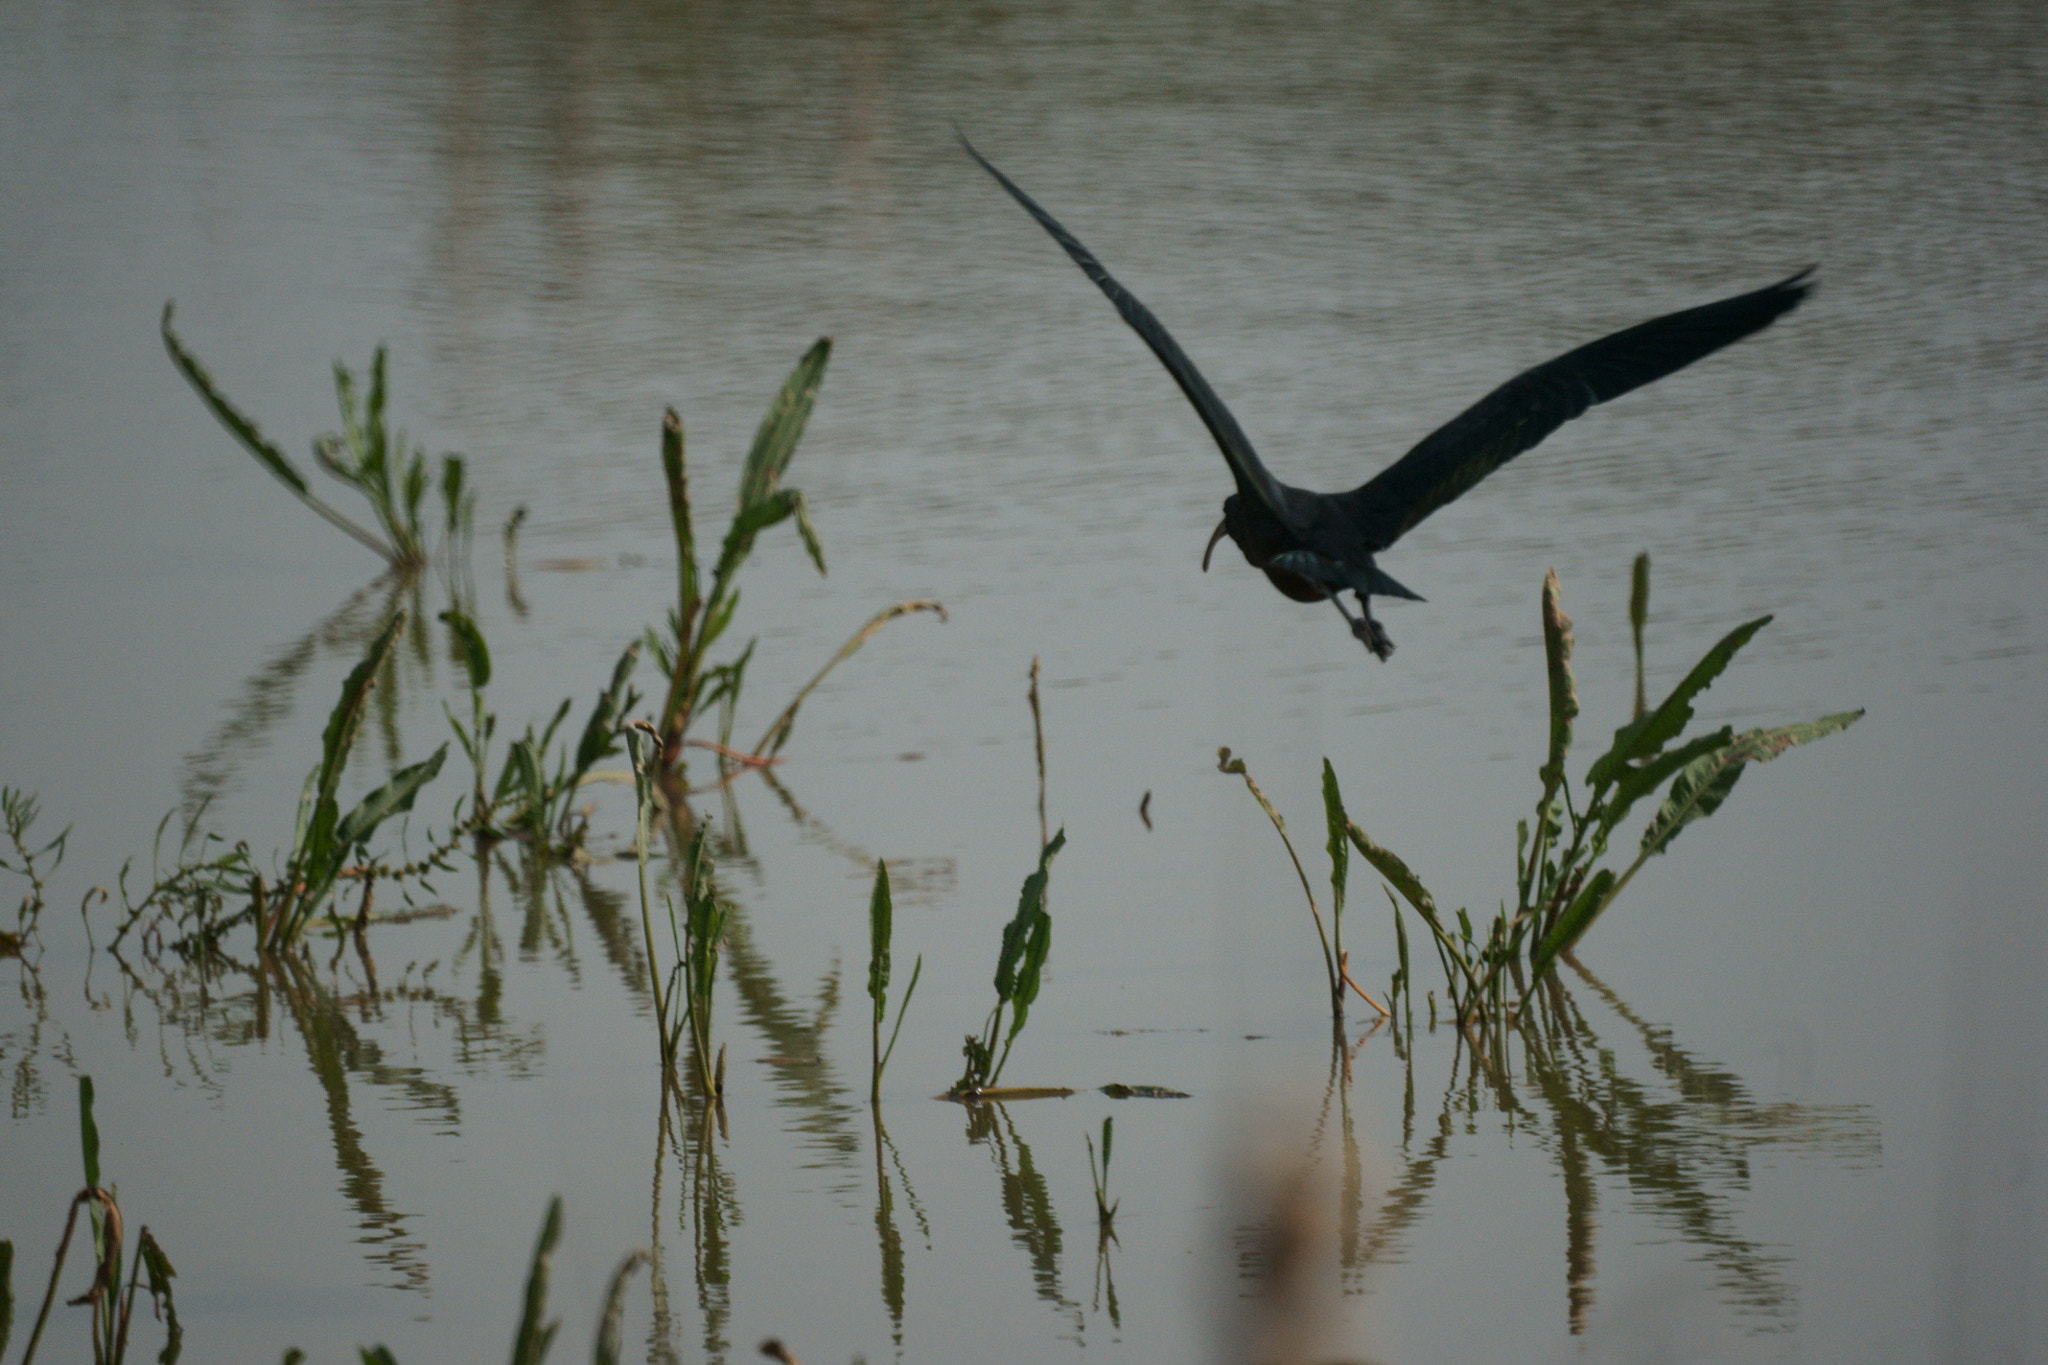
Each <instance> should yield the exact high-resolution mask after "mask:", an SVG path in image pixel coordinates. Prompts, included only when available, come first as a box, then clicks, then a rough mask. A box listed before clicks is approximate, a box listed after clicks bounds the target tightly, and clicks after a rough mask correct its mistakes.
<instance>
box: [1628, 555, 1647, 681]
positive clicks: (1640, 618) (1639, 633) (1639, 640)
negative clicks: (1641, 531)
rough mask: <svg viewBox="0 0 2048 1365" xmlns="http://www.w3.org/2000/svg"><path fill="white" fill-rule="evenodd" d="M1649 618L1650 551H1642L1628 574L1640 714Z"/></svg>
mask: <svg viewBox="0 0 2048 1365" xmlns="http://www.w3.org/2000/svg"><path fill="white" fill-rule="evenodd" d="M1649 619H1650V552H1649V551H1648V550H1645V551H1643V552H1642V553H1641V554H1639V555H1637V556H1636V562H1635V569H1634V571H1633V572H1632V573H1631V574H1630V575H1629V590H1628V624H1629V632H1630V634H1631V635H1633V636H1634V638H1635V644H1636V707H1635V714H1636V715H1638V716H1640V715H1641V714H1643V712H1644V711H1645V710H1646V709H1647V707H1648V704H1647V703H1646V702H1645V701H1644V700H1643V623H1644V622H1645V621H1647V620H1649Z"/></svg>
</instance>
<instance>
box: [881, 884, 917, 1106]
mask: <svg viewBox="0 0 2048 1365" xmlns="http://www.w3.org/2000/svg"><path fill="white" fill-rule="evenodd" d="M895 913H896V912H895V906H894V904H893V903H892V901H891V899H890V896H889V865H888V864H887V863H885V862H883V861H882V860H881V859H880V858H877V859H875V889H874V892H873V894H871V895H870V896H869V897H868V999H870V1000H871V1001H873V1002H874V1017H873V1019H872V1020H871V1021H870V1026H869V1031H868V1033H869V1037H868V1041H869V1055H870V1057H871V1059H872V1062H873V1070H872V1072H871V1074H870V1079H869V1082H868V1102H869V1103H871V1104H876V1105H879V1104H881V1102H882V1069H883V1068H884V1067H886V1066H888V1065H889V1058H890V1056H891V1054H893V1053H894V1052H895V1051H896V1039H897V1036H898V1035H899V1034H901V1033H902V1032H903V1016H904V1015H905V1014H906V1013H908V1012H909V1010H910V997H911V996H912V995H915V994H916V993H917V979H918V977H920V976H921V975H923V974H924V954H922V953H919V954H918V956H917V962H916V965H914V966H913V967H911V969H910V984H909V985H908V986H905V987H904V988H903V1001H902V1003H901V1004H899V1005H898V1006H897V1007H896V1027H895V1028H894V1029H892V1030H890V1033H889V1045H888V1046H887V1047H883V1046H882V1024H883V1023H884V1022H885V1021H886V1020H887V1018H888V1014H889V973H890V965H889V947H890V939H891V938H892V937H894V933H895Z"/></svg>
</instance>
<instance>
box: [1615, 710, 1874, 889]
mask: <svg viewBox="0 0 2048 1365" xmlns="http://www.w3.org/2000/svg"><path fill="white" fill-rule="evenodd" d="M1862 714H1863V712H1862V711H1861V710H1856V711H1842V712H1838V713H1836V714H1835V715H1832V716H1823V717H1821V718H1820V719H1819V720H1814V721H1807V722H1805V723H1803V724H1799V725H1785V726H1779V727H1777V728H1775V729H1768V730H1747V731H1744V732H1743V733H1742V734H1740V735H1738V736H1736V737H1735V739H1734V741H1733V742H1731V743H1730V744H1728V745H1727V746H1726V747H1725V748H1722V749H1720V750H1717V751H1716V752H1714V753H1711V754H1707V755H1705V756H1703V757H1701V758H1699V759H1697V760H1695V761H1694V762H1693V763H1692V764H1691V765H1690V766H1689V767H1687V768H1686V769H1685V770H1684V771H1683V772H1681V773H1679V775H1678V776H1677V777H1676V778H1674V779H1673V780H1672V783H1671V795H1670V796H1669V797H1667V798H1666V799H1665V801H1664V804H1663V805H1661V806H1659V807H1658V808H1657V813H1656V815H1655V816H1653V817H1651V820H1650V824H1649V827H1648V828H1646V829H1645V830H1644V831H1643V842H1642V851H1643V855H1644V856H1646V857H1647V856H1648V855H1650V854H1653V853H1662V852H1664V851H1665V850H1666V849H1668V848H1669V847H1671V841H1672V840H1673V839H1675V838H1677V837H1678V832H1679V831H1680V830H1682V829H1684V828H1685V827H1686V826H1687V825H1689V824H1691V823H1693V822H1694V821H1695V820H1702V819H1705V818H1706V817H1707V816H1709V815H1712V814H1713V813H1714V812H1715V811H1716V810H1718V809H1720V807H1721V803H1722V802H1723V801H1725V800H1727V799H1728V793H1729V792H1730V791H1732V790H1734V787H1735V782H1736V779H1737V778H1739V777H1740V776H1741V775H1742V770H1743V768H1744V767H1746V766H1747V765H1749V764H1751V763H1768V762H1769V761H1770V760H1772V759H1774V758H1776V757H1777V756H1778V755H1779V754H1782V753H1784V752H1785V751H1786V750H1787V749H1791V748H1794V747H1796V746H1798V745H1801V744H1810V743H1812V742H1813V741H1814V740H1816V739H1820V738H1821V737H1822V736H1824V735H1831V734H1834V733H1835V732H1836V731H1838V730H1846V729H1848V728H1849V726H1851V725H1853V724H1855V723H1856V721H1857V719H1858V718H1859V717H1860V716H1862Z"/></svg>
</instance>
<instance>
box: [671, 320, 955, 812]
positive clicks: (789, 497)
mask: <svg viewBox="0 0 2048 1365" xmlns="http://www.w3.org/2000/svg"><path fill="white" fill-rule="evenodd" d="M831 353H832V342H831V339H830V338H829V337H825V338H820V339H819V340H818V341H817V342H816V343H815V344H814V345H813V346H812V347H811V348H810V350H808V351H806V352H805V353H804V356H803V358H802V359H801V360H799V361H798V362H797V365H796V368H795V369H794V370H793V371H791V372H790V375H789V378H788V379H787V380H785V381H784V382H783V385H782V388H781V390H780V391H779V392H778V393H777V394H776V396H775V400H774V402H772V403H771V404H770V405H769V408H768V412H767V415H766V416H765V417H763V418H762V419H761V426H760V428H759V430H758V431H756V432H755V434H754V443H753V446H752V447H751V448H750V449H749V451H748V452H747V458H746V460H745V462H744V463H743V464H742V465H741V466H740V481H739V497H738V501H737V505H736V506H735V507H734V509H733V514H732V521H731V523H730V524H729V525H728V526H727V528H726V532H725V538H724V540H723V542H722V543H721V544H720V546H719V551H718V557H717V559H716V560H715V561H714V562H713V564H712V568H711V573H710V578H709V587H708V589H707V588H706V587H705V581H706V580H705V576H704V574H703V573H702V571H701V568H700V566H699V564H698V557H697V533H696V526H695V520H694V517H693V515H692V512H691V509H690V484H689V469H688V464H687V462H686V460H685V458H684V441H683V419H682V417H681V416H680V415H679V414H678V413H677V412H676V410H675V409H674V408H670V409H668V410H667V411H666V412H665V413H663V414H662V422H661V471H662V479H663V482H664V483H665V484H666V485H667V488H668V501H669V521H670V524H671V526H672V528H673V530H674V533H675V541H676V573H677V584H676V605H675V607H674V608H673V609H671V610H670V612H669V617H668V632H667V634H665V635H663V634H659V633H657V632H655V631H652V630H650V631H649V632H648V633H647V645H648V656H649V657H650V658H651V659H653V660H654V662H655V666H656V667H657V668H659V669H660V670H661V672H662V674H663V675H664V676H665V677H666V678H667V679H668V688H667V691H666V694H665V695H664V696H663V698H662V702H661V710H660V711H659V712H658V713H657V715H656V717H655V729H656V731H657V733H658V734H659V736H660V739H661V753H660V766H659V769H658V772H659V773H660V775H661V777H662V780H663V783H664V791H665V794H666V795H667V796H668V797H670V798H671V801H670V804H671V805H672V806H674V805H677V804H679V801H678V800H677V799H675V798H678V797H679V795H680V791H679V784H678V783H677V782H676V781H675V779H676V777H677V775H678V774H679V772H680V769H681V764H682V751H683V746H684V744H685V743H686V742H688V743H693V744H697V745H701V746H703V747H706V748H710V749H713V750H715V751H717V752H718V753H719V754H720V755H721V756H722V757H723V758H725V759H728V760H732V761H736V762H742V763H749V764H761V763H765V762H767V761H769V760H770V759H772V758H774V757H775V755H776V754H777V753H778V752H779V751H780V750H781V748H782V746H783V744H784V742H785V741H787V740H788V738H789V733H790V730H791V727H792V726H794V724H795V723H796V713H797V708H798V707H799V706H801V705H802V703H803V701H804V699H805V698H806V697H807V696H809V695H810V693H811V691H812V689H814V688H815V687H817V685H818V684H819V683H820V682H821V681H823V680H824V677H825V675H826V674H827V673H829V672H830V671H831V670H832V669H833V668H834V667H835V666H837V665H838V664H839V663H840V662H841V661H843V660H845V659H846V658H848V657H850V656H851V655H852V654H853V653H854V652H855V651H856V650H858V649H859V648H860V647H861V645H862V644H864V643H865V642H866V641H867V639H868V638H869V637H870V636H872V635H873V634H874V633H875V631H876V630H878V629H880V628H881V626H882V625H884V624H885V623H887V622H888V621H890V620H893V619H894V618H896V617H898V616H902V615H905V614H907V613H912V612H920V611H931V612H936V613H938V615H939V617H940V618H941V619H942V620H943V619H944V617H945V608H944V607H943V606H941V605H940V604H939V603H937V602H934V601H930V600H926V599H916V600H911V601H905V602H898V603H896V604H894V605H893V606H889V607H885V608H884V609H882V610H881V611H880V612H877V613H876V614H875V615H874V617H872V618H871V619H870V620H869V621H868V623H867V624H866V625H865V626H863V627H861V629H860V630H858V631H856V632H854V634H853V636H852V637H851V638H850V639H848V640H847V642H846V643H845V644H844V645H842V646H841V647H840V649H839V651H838V653H837V654H835V655H834V656H833V657H832V658H831V659H830V660H828V661H827V662H826V664H825V666H824V667H823V668H821V669H820V670H819V671H818V673H817V675H816V676H815V677H813V678H812V679H811V680H810V682H809V683H807V684H805V685H804V687H803V688H802V689H801V690H799V691H798V693H797V695H796V697H795V699H794V700H792V701H791V702H790V704H789V705H788V706H787V707H786V708H784V710H783V711H782V713H781V714H780V715H779V716H777V717H776V719H775V721H774V722H773V723H772V724H770V725H769V727H768V729H767V730H766V731H764V732H763V734H762V736H761V738H760V740H759V741H758V742H757V743H756V744H755V745H754V748H753V749H752V751H751V752H742V751H741V750H739V749H736V748H734V747H733V723H734V717H735V712H736V708H737V705H738V702H739V696H740V691H741V688H742V684H743V683H744V681H745V679H746V671H747V663H748V661H749V660H750V659H752V657H753V653H754V644H755V641H754V640H751V639H750V640H748V641H747V644H746V646H745V647H744V648H743V649H741V650H740V652H739V654H738V655H736V656H735V657H733V658H730V659H727V660H725V661H724V662H719V663H713V662H711V658H710V651H711V647H712V646H713V645H714V644H716V643H717V642H718V640H719V638H720V637H721V636H723V635H724V633H725V631H726V628H727V627H728V626H730V625H731V624H732V619H733V613H734V611H735V610H736V609H737V608H738V606H739V599H740V593H739V584H738V574H739V570H740V567H741V566H742V565H743V564H744V563H745V562H746V560H747V557H748V556H749V555H750V554H752V553H753V549H754V541H755V539H756V537H758V536H759V535H760V533H761V532H763V531H765V530H767V529H768V528H769V527H771V526H775V525H777V524H779V523H781V522H784V521H788V520H791V519H794V520H795V522H796V527H797V533H798V535H799V536H800V537H801V538H802V540H803V543H804V549H805V550H806V551H807V552H808V553H809V555H810V557H811V562H812V563H813V564H815V565H816V566H817V568H818V572H819V573H820V574H823V573H824V572H825V552H824V549H823V547H822V546H821V545H820V544H819V543H818V534H817V530H816V528H814V527H813V526H812V525H811V518H810V512H809V509H808V508H807V507H806V505H805V503H804V498H803V494H802V493H800V492H798V491H797V490H796V489H794V488H784V487H782V476H783V474H784V472H785V471H786V470H787V469H788V467H789V461H790V459H791V457H792V456H794V455H795V454H796V446H797V442H798V440H799V439H800V438H801V437H802V436H803V430H804V424H805V423H806V422H807V421H808V420H809V419H810V415H811V407H812V405H813V404H814V403H815V402H816V400H817V396H818V387H819V385H820V384H822V383H823V382H824V377H825V362H826V360H827V359H828V358H829V357H830V356H831ZM714 707H717V708H719V710H720V719H719V725H718V738H717V740H715V741H712V740H689V739H688V738H687V736H688V734H689V731H690V728H691V726H692V725H693V724H694V723H695V722H696V720H697V719H698V718H699V717H700V716H702V715H703V714H705V713H706V712H709V711H711V710H712V709H713V708H714Z"/></svg>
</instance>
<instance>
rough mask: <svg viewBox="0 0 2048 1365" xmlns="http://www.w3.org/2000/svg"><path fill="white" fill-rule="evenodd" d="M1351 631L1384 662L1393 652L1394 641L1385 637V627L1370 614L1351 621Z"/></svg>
mask: <svg viewBox="0 0 2048 1365" xmlns="http://www.w3.org/2000/svg"><path fill="white" fill-rule="evenodd" d="M1351 633H1352V634H1353V635H1355V636H1357V637H1358V639H1359V641H1360V642H1361V643H1363V644H1364V645H1365V647H1366V648H1367V649H1369V650H1371V651H1372V652H1373V656H1374V657H1375V658H1377V659H1378V660H1379V661H1380V662H1381V663H1385V662H1386V661H1387V659H1388V656H1390V655H1392V654H1393V652H1394V642H1393V641H1392V640H1390V639H1388V638H1387V628H1386V627H1385V626H1383V625H1381V624H1380V623H1379V622H1377V621H1375V620H1373V619H1372V617H1370V616H1361V617H1359V618H1358V619H1357V620H1355V621H1353V622H1352V623H1351Z"/></svg>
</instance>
